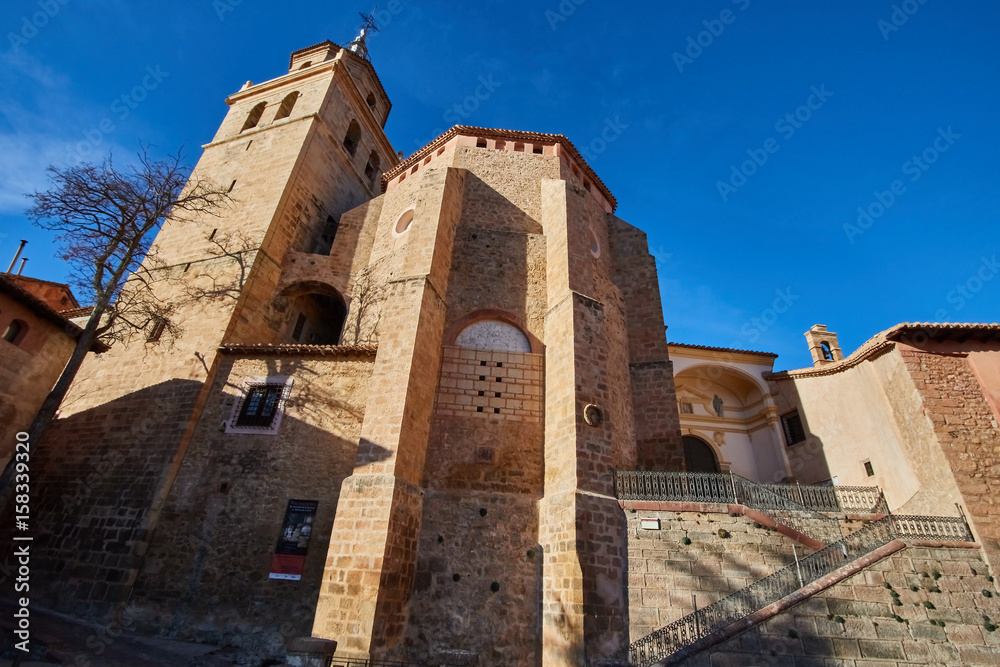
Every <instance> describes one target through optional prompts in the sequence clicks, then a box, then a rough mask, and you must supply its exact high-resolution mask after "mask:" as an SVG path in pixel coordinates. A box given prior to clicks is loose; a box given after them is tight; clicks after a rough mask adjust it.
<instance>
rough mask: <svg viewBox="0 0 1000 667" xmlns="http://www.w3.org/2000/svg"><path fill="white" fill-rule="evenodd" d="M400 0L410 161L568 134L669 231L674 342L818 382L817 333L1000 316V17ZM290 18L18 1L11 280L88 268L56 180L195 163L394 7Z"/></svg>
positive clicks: (852, 337)
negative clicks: (749, 355)
mask: <svg viewBox="0 0 1000 667" xmlns="http://www.w3.org/2000/svg"><path fill="white" fill-rule="evenodd" d="M385 2H386V4H384V5H383V6H382V8H381V12H380V16H381V18H382V19H383V21H382V23H383V30H382V32H381V33H379V34H377V35H375V36H374V37H373V38H372V39H371V41H370V47H371V54H372V62H373V64H374V65H375V67H376V69H377V70H378V73H379V76H380V77H381V79H382V82H383V85H384V86H385V88H386V91H387V92H388V94H389V96H390V98H391V100H392V102H393V109H392V113H391V115H390V117H389V121H388V124H387V126H386V132H387V134H388V136H389V138H390V140H391V141H392V142H393V145H394V146H396V148H397V149H399V150H402V151H404V152H405V153H406V154H410V153H412V152H413V151H414V150H416V148H417V147H418V146H419V145H422V144H423V143H426V142H427V141H429V140H430V139H431V138H432V137H433V136H434V135H435V132H437V131H442V130H444V129H446V128H447V127H449V126H450V125H452V124H454V122H455V121H456V119H458V120H461V122H463V123H465V124H470V125H480V126H486V127H502V128H511V129H521V130H535V131H541V132H554V133H561V134H565V135H566V136H568V137H569V138H570V139H571V140H572V141H573V142H574V143H575V144H576V145H577V146H578V147H579V148H580V149H581V150H582V151H585V152H586V153H587V154H588V155H589V159H590V162H591V165H592V166H593V168H594V169H595V170H596V171H597V173H598V174H599V175H600V176H601V178H602V179H603V180H604V181H605V182H606V183H607V185H608V187H609V188H610V189H611V191H612V192H613V193H614V194H615V196H616V197H617V198H618V202H619V207H618V215H619V216H621V217H622V218H623V219H625V220H627V221H628V222H630V223H632V224H634V225H636V226H638V227H640V228H642V229H643V230H645V231H646V232H647V234H648V236H649V245H650V248H651V250H652V251H653V253H654V255H655V256H656V257H657V264H658V267H659V275H660V286H661V291H662V297H663V303H664V316H665V319H666V322H667V324H668V325H669V327H670V330H669V332H668V334H669V338H670V339H671V340H673V341H678V342H685V343H696V344H705V345H719V346H726V347H740V348H747V349H758V350H766V351H771V352H776V353H778V354H779V355H780V357H779V359H778V361H777V363H776V366H777V367H778V368H798V367H803V366H807V365H809V364H810V360H809V356H808V352H807V350H806V347H805V340H804V338H803V336H802V334H803V332H805V331H806V330H807V329H808V328H809V327H810V326H811V325H813V324H816V323H823V324H826V325H828V327H829V328H830V330H831V331H836V332H838V333H839V335H840V342H841V346H842V347H843V348H844V350H845V352H849V351H851V350H853V349H854V348H856V347H857V346H858V345H860V344H861V343H862V342H864V341H865V340H866V339H867V338H869V337H870V336H872V335H874V334H875V333H877V332H878V331H880V330H882V329H885V328H888V327H890V326H892V325H893V324H896V323H898V322H902V321H935V320H944V321H987V322H989V321H996V320H1000V317H997V312H998V305H1000V267H998V266H997V265H996V264H995V259H994V258H995V257H996V256H997V255H998V254H1000V241H998V238H1000V235H998V234H997V231H996V226H997V220H998V217H1000V188H998V187H997V185H996V183H997V177H998V171H1000V169H998V164H997V160H998V153H997V147H998V146H1000V124H998V123H997V109H998V108H1000V85H998V84H1000V58H998V55H1000V45H998V42H997V40H996V36H995V26H996V25H997V24H998V23H1000V5H998V3H995V2H988V1H986V0H978V1H972V0H970V1H968V2H951V3H949V2H945V1H944V0H924V1H923V2H921V1H920V0H908V1H907V2H895V3H894V2H891V1H885V2H882V1H879V0H864V1H861V0H841V1H840V2H822V3H820V2H802V1H801V0H798V1H792V0H674V1H672V2H666V3H662V2H657V3H653V2H639V3H633V4H631V5H629V6H628V7H627V8H623V7H621V6H613V5H611V4H610V3H601V2H597V0H584V1H582V2H581V1H580V0H575V1H574V0H563V2H562V3H560V2H558V1H556V0H553V1H551V2H533V3H529V2H494V1H490V0H477V2H457V3H443V2H420V3H418V2H394V3H392V4H391V5H390V4H389V3H388V1H387V0H385ZM276 7H278V6H276V5H274V4H273V3H265V2H262V1H261V0H242V1H239V0H215V1H214V2H213V1H212V0H199V1H198V2H170V3H168V2H143V3H127V2H121V1H118V0H41V2H39V1H38V0H35V1H34V2H24V1H21V0H10V1H8V2H6V3H4V6H3V9H2V10H0V28H2V32H3V35H4V39H3V42H2V43H0V91H2V95H0V261H2V262H3V263H4V264H3V266H0V270H3V269H6V264H7V263H8V262H9V261H10V257H12V255H13V253H14V252H15V250H16V246H17V242H18V240H19V239H21V238H26V239H29V241H30V244H29V246H28V248H27V251H26V255H27V256H28V257H30V261H29V263H28V269H27V273H28V274H29V275H32V276H36V277H40V278H46V279H51V280H64V279H65V277H66V271H65V269H64V267H62V266H61V265H60V261H59V260H58V259H57V258H55V257H54V254H55V247H54V245H53V244H52V243H51V239H50V238H49V237H48V236H47V235H46V234H45V233H44V232H41V231H39V230H37V229H34V228H31V227H30V226H28V225H27V223H26V222H25V220H24V217H23V209H24V207H25V200H24V198H23V193H24V192H27V191H31V190H33V189H35V188H43V187H45V183H46V181H45V173H44V169H45V166H46V165H47V164H50V163H57V164H65V163H66V162H67V161H68V160H73V159H77V158H78V157H80V156H82V157H85V158H86V157H90V158H100V157H101V156H102V155H103V154H105V153H106V152H107V151H108V150H113V151H115V154H116V155H121V156H127V155H130V154H132V153H134V152H135V150H136V149H137V147H138V145H139V142H140V141H142V142H145V143H150V144H153V145H154V146H156V147H158V148H159V149H160V150H162V151H172V150H175V149H176V148H177V147H179V146H181V145H185V146H186V147H187V153H188V155H189V156H190V157H191V160H192V161H194V160H196V159H197V157H198V155H199V154H200V148H199V146H200V145H201V144H204V143H206V142H207V141H208V140H209V139H210V138H211V137H212V135H213V134H214V132H215V130H216V128H217V127H218V125H219V123H220V121H221V120H222V118H223V116H224V114H225V112H226V109H227V107H226V106H225V105H224V103H223V100H224V99H225V97H226V95H228V94H230V93H232V92H234V91H236V90H238V89H239V87H240V86H241V85H242V84H243V82H244V81H246V80H248V79H249V80H253V81H257V82H259V81H264V80H267V79H270V78H274V77H276V76H280V75H281V74H283V73H284V72H285V71H286V68H287V63H288V55H289V53H290V52H291V51H294V50H296V49H298V48H302V47H305V46H309V45H311V44H315V43H317V42H320V41H322V40H324V39H331V40H333V41H336V42H341V43H346V42H348V41H350V39H351V38H352V37H353V36H354V35H355V34H356V30H357V27H358V25H359V19H358V15H357V11H358V10H366V11H367V10H369V9H370V6H367V5H358V6H347V5H345V4H343V3H338V4H333V3H323V2H288V3H284V4H283V5H281V6H280V12H276V11H275V9H276ZM389 7H391V8H392V9H393V11H389ZM386 19H388V20H386ZM37 26H40V27H37ZM483 81H488V82H490V85H489V86H488V88H480V92H481V97H485V99H482V100H475V101H473V100H470V99H469V97H470V96H472V95H474V93H475V92H476V90H477V88H478V87H480V86H481V84H482V82H483ZM137 86H138V87H139V88H140V90H138V91H137V92H136V93H135V94H133V93H132V92H131V91H135V90H136V87H137ZM143 86H144V87H143ZM486 90H489V92H488V93H487V94H483V91H486ZM122 95H127V96H128V97H127V98H126V99H125V100H124V101H123V100H122ZM137 98H142V99H137ZM456 104H458V105H460V107H459V108H460V109H461V111H460V112H458V111H456V110H455V108H454V107H455V105H456ZM788 114H790V116H788ZM457 117H460V118H457ZM602 134H603V138H602ZM607 138H611V141H606V140H605V139H607ZM914 158H916V160H914ZM894 190H895V192H894ZM859 207H861V209H862V210H864V211H867V212H868V215H869V216H870V217H867V218H865V217H862V218H861V220H860V223H859V216H860V213H859V210H858V209H859Z"/></svg>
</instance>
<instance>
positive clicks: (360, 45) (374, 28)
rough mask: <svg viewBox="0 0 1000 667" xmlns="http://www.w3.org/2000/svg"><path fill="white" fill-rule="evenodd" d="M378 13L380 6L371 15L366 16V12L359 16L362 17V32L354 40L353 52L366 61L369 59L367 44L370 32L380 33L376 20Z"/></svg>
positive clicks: (360, 13)
mask: <svg viewBox="0 0 1000 667" xmlns="http://www.w3.org/2000/svg"><path fill="white" fill-rule="evenodd" d="M377 11H378V5H375V6H374V7H373V8H372V11H371V14H365V13H364V12H358V16H360V17H361V20H362V24H361V30H360V32H359V33H358V36H357V37H355V38H354V41H353V42H351V51H353V52H354V53H356V54H358V55H359V56H361V57H362V58H364V59H365V60H367V59H368V44H367V42H366V40H367V37H368V33H369V32H380V30H379V28H378V22H377V21H376V20H375V13H376V12H377Z"/></svg>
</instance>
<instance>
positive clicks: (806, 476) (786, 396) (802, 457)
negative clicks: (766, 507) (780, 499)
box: [762, 381, 833, 484]
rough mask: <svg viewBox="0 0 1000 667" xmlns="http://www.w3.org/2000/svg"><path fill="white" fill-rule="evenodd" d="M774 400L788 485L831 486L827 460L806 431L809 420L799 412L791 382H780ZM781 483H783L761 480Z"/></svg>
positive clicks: (799, 407) (801, 411)
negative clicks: (786, 467)
mask: <svg viewBox="0 0 1000 667" xmlns="http://www.w3.org/2000/svg"><path fill="white" fill-rule="evenodd" d="M779 387H780V390H779V393H778V395H777V396H776V397H775V403H776V407H777V409H778V419H779V422H780V424H779V425H780V427H781V437H782V438H783V442H782V443H781V446H782V447H784V449H785V455H786V456H787V457H788V465H789V467H790V468H791V471H790V472H791V477H792V479H791V480H789V481H794V482H799V483H800V484H824V483H832V477H833V473H831V471H830V464H829V461H828V460H827V457H826V451H825V449H824V446H823V441H822V440H821V439H820V438H818V437H817V436H815V435H813V434H812V433H811V432H810V430H809V418H808V416H807V415H806V414H805V411H803V410H802V407H801V406H802V400H801V398H800V397H799V392H798V390H797V389H796V387H795V383H794V382H787V381H784V382H781V383H780V384H779ZM775 476H777V473H775ZM762 481H771V482H774V483H780V482H782V481H784V480H781V479H774V480H762Z"/></svg>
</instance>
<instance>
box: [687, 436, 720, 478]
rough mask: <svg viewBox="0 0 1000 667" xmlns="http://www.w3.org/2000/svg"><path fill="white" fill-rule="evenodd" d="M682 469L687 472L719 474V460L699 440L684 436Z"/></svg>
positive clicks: (709, 448)
mask: <svg viewBox="0 0 1000 667" xmlns="http://www.w3.org/2000/svg"><path fill="white" fill-rule="evenodd" d="M683 441H684V468H685V469H686V470H687V471H688V472H719V459H718V458H716V456H715V452H714V451H713V450H712V448H711V446H709V445H708V443H706V442H705V441H704V440H702V439H701V438H696V437H694V436H692V435H686V436H684V439H683Z"/></svg>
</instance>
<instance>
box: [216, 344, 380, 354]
mask: <svg viewBox="0 0 1000 667" xmlns="http://www.w3.org/2000/svg"><path fill="white" fill-rule="evenodd" d="M219 352H221V353H223V354H247V355H256V354H261V355H265V354H266V355H281V356H288V355H292V356H303V357H309V356H320V357H349V356H358V355H361V356H374V355H375V353H376V352H378V346H376V345H299V344H293V343H242V344H241V343H236V344H233V345H221V346H219Z"/></svg>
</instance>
